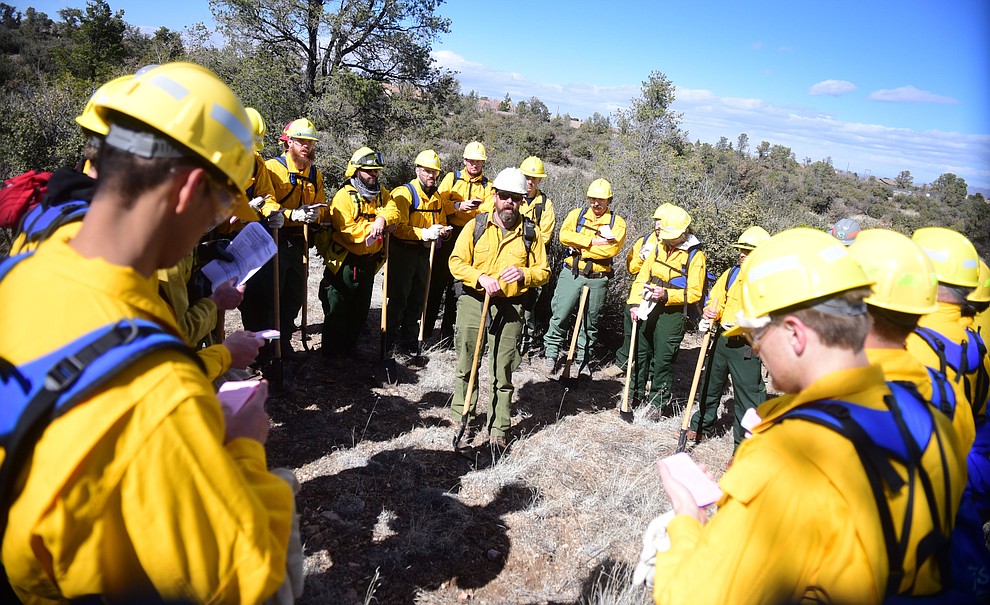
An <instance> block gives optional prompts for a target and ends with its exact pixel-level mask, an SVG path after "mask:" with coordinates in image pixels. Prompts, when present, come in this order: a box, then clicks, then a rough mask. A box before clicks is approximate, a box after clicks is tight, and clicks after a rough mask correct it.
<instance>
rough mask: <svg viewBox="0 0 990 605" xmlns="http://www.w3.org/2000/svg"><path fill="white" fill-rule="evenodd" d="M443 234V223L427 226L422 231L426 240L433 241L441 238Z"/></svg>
mask: <svg viewBox="0 0 990 605" xmlns="http://www.w3.org/2000/svg"><path fill="white" fill-rule="evenodd" d="M442 234H443V225H433V226H432V227H427V228H426V229H423V231H422V237H423V241H424V242H432V241H434V240H436V239H439V238H440V236H441V235H442Z"/></svg>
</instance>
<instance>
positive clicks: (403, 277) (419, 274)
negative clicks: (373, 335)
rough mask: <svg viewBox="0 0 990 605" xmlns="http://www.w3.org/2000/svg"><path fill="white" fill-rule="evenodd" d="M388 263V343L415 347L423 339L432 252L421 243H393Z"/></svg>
mask: <svg viewBox="0 0 990 605" xmlns="http://www.w3.org/2000/svg"><path fill="white" fill-rule="evenodd" d="M434 260H435V259H434ZM388 262H389V270H388V306H387V308H386V315H387V317H386V318H385V320H386V332H385V334H386V342H387V344H388V346H389V347H390V348H391V347H394V346H395V345H396V343H401V344H402V346H404V347H415V346H416V343H417V341H418V340H419V318H420V314H421V313H422V312H423V302H424V301H425V300H426V280H427V276H428V275H429V273H430V249H429V248H426V247H424V246H422V245H420V244H413V245H408V244H396V242H395V240H392V246H391V250H390V253H389V258H388Z"/></svg>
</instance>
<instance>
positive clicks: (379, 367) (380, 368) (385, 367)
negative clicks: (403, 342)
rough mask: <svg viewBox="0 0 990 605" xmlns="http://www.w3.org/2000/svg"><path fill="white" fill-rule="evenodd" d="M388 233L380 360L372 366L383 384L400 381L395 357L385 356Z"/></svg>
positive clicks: (386, 255) (386, 238) (383, 276)
mask: <svg viewBox="0 0 990 605" xmlns="http://www.w3.org/2000/svg"><path fill="white" fill-rule="evenodd" d="M388 241H389V240H388V233H386V234H385V244H384V249H385V270H384V272H383V273H382V328H381V343H380V345H379V350H378V351H379V353H378V361H377V362H376V363H375V365H374V366H373V367H372V372H374V374H375V380H377V381H378V382H379V383H381V384H395V383H397V382H398V381H399V372H398V368H396V364H395V359H394V358H393V357H392V356H391V355H389V356H388V359H386V358H385V354H386V353H387V352H388V351H387V348H388V347H387V346H386V344H387V343H386V335H385V332H386V330H387V329H388Z"/></svg>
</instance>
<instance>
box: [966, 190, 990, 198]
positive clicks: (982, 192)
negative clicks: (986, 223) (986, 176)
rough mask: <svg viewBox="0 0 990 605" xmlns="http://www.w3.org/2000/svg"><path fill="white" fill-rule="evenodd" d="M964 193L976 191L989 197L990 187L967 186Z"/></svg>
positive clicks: (975, 192)
mask: <svg viewBox="0 0 990 605" xmlns="http://www.w3.org/2000/svg"><path fill="white" fill-rule="evenodd" d="M966 193H967V194H968V195H976V194H977V193H981V194H983V197H985V198H987V199H990V187H967V188H966Z"/></svg>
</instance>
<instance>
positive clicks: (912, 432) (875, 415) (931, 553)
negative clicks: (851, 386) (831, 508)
mask: <svg viewBox="0 0 990 605" xmlns="http://www.w3.org/2000/svg"><path fill="white" fill-rule="evenodd" d="M887 386H888V387H889V388H890V390H891V393H892V394H891V395H890V396H888V397H886V398H885V403H886V404H887V409H886V410H875V409H872V408H867V407H864V406H860V405H856V404H853V403H850V402H847V401H839V400H832V399H830V400H821V401H815V402H811V403H808V404H803V405H801V406H799V407H797V408H795V409H794V410H791V411H789V412H787V413H786V414H784V415H783V416H782V417H781V418H780V421H784V420H789V419H800V420H804V421H807V422H813V423H815V424H818V425H820V426H823V427H826V428H829V429H831V430H833V431H835V432H836V433H839V434H840V435H842V436H844V437H845V438H847V439H848V440H849V441H850V442H851V443H852V445H853V446H854V447H855V449H856V452H857V454H858V455H859V458H860V461H861V463H862V465H863V469H864V471H865V473H866V476H867V478H868V479H869V483H870V488H871V491H872V493H873V496H874V500H875V501H876V505H877V511H878V513H879V517H880V526H881V528H882V530H883V536H884V543H885V545H886V549H887V557H888V560H889V563H890V569H889V576H888V579H887V589H886V594H887V595H888V596H892V595H896V594H898V593H899V591H900V585H901V583H902V581H903V579H904V577H905V575H906V572H905V569H904V560H905V558H906V553H907V549H908V548H909V542H910V535H911V525H912V514H911V512H910V511H913V510H914V506H915V496H916V494H915V484H916V481H915V479H917V483H920V485H921V487H922V491H923V492H924V497H925V500H926V501H927V504H928V509H929V512H930V514H931V521H932V527H933V529H932V531H930V532H928V533H927V534H926V535H924V536H922V537H921V539H919V540H918V542H917V547H916V557H915V560H916V568H920V567H921V565H922V564H923V563H924V562H925V561H927V560H928V559H929V558H931V557H937V558H936V561H937V563H938V565H939V566H940V568H941V569H942V570H943V574H946V573H948V565H949V563H948V560H949V549H948V546H949V533H950V531H951V527H952V521H953V517H952V514H951V511H950V510H944V511H939V508H938V502H937V500H936V497H935V487H934V484H933V482H932V480H931V477H930V476H929V475H928V472H927V471H926V470H925V468H924V467H923V466H922V465H921V456H922V454H923V453H924V452H925V451H926V450H927V449H928V447H929V446H932V445H933V446H936V447H938V448H939V454H940V456H941V458H940V459H941V462H942V476H943V478H944V479H945V486H944V488H945V489H944V494H943V497H944V499H945V502H947V503H948V502H951V493H952V491H951V485H950V484H949V479H948V478H949V472H948V468H947V463H946V460H945V449H944V445H943V443H942V437H941V434H940V433H939V431H938V430H937V428H936V426H935V422H934V419H933V417H932V411H931V408H930V406H929V404H928V402H926V401H925V400H924V399H923V398H922V397H921V395H920V394H918V391H917V389H916V388H915V386H914V385H913V384H910V383H900V382H888V383H887ZM933 438H934V439H933ZM892 461H897V462H898V463H900V464H901V465H903V466H904V467H905V469H906V473H907V480H905V479H904V478H902V477H901V475H900V474H899V473H898V472H897V470H896V469H895V467H894V466H893V464H892ZM905 486H906V487H907V489H908V493H907V498H908V499H907V511H909V512H908V513H907V514H905V515H904V518H903V520H902V521H901V523H900V525H901V537H900V539H898V538H897V531H896V527H895V520H894V517H893V513H892V511H891V510H890V503H889V501H888V499H887V497H886V494H888V493H897V492H899V491H900V490H901V489H903V488H905ZM945 508H946V509H949V508H950V507H949V506H946V507H945ZM946 577H948V576H946ZM915 580H916V578H913V579H912V581H911V584H910V586H909V587H908V588H907V589H905V591H904V593H905V594H910V592H911V590H913V587H914V582H915Z"/></svg>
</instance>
